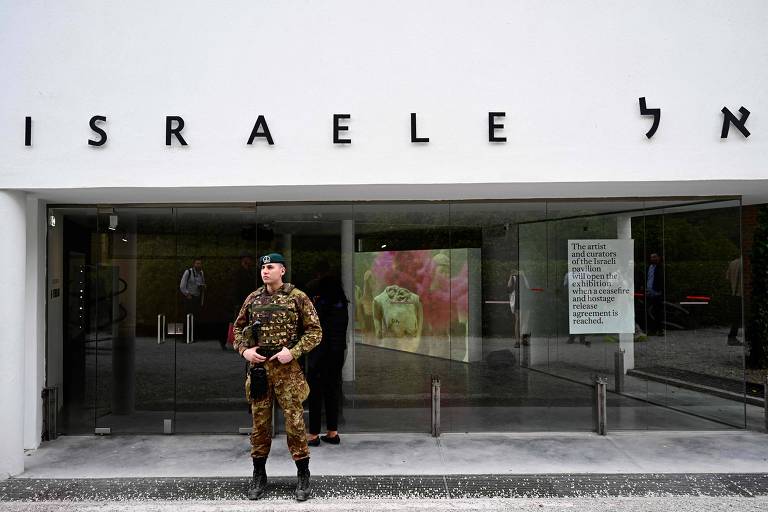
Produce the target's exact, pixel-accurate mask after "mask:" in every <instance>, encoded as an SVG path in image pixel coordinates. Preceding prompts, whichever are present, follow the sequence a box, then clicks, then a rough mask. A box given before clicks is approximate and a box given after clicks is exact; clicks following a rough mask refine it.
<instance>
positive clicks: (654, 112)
mask: <svg viewBox="0 0 768 512" xmlns="http://www.w3.org/2000/svg"><path fill="white" fill-rule="evenodd" d="M640 115H641V116H653V124H652V125H651V129H650V130H648V131H647V132H646V133H645V136H646V137H648V138H649V139H650V138H651V137H653V134H654V133H656V130H658V129H659V122H660V121H661V109H660V108H647V107H646V106H645V96H643V97H642V98H640Z"/></svg>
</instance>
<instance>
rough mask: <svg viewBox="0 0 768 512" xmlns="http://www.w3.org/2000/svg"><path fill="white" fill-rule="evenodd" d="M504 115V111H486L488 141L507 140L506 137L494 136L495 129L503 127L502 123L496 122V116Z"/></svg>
mask: <svg viewBox="0 0 768 512" xmlns="http://www.w3.org/2000/svg"><path fill="white" fill-rule="evenodd" d="M506 115H507V113H506V112H488V142H507V138H506V137H497V136H496V130H503V129H504V123H496V118H497V117H505V116H506Z"/></svg>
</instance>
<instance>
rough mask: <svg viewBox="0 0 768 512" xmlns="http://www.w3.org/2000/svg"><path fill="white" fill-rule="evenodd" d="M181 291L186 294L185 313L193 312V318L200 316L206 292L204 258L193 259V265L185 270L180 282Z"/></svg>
mask: <svg viewBox="0 0 768 512" xmlns="http://www.w3.org/2000/svg"><path fill="white" fill-rule="evenodd" d="M179 291H180V292H181V294H182V295H183V296H184V314H185V315H188V314H190V313H191V314H192V316H193V319H197V318H198V317H199V316H200V311H201V310H202V307H203V300H204V293H205V274H204V273H203V260H202V258H195V259H194V260H192V266H191V267H190V268H188V269H187V270H185V271H184V274H182V276H181V282H180V283H179Z"/></svg>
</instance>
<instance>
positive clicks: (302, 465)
mask: <svg viewBox="0 0 768 512" xmlns="http://www.w3.org/2000/svg"><path fill="white" fill-rule="evenodd" d="M296 468H297V469H298V471H297V472H296V476H298V477H299V481H298V482H297V483H296V500H297V501H306V500H307V498H309V457H305V458H303V459H299V460H297V461H296Z"/></svg>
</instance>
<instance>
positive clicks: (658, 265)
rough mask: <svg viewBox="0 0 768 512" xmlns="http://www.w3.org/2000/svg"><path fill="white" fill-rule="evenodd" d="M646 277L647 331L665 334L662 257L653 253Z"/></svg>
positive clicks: (652, 334) (653, 333) (651, 334)
mask: <svg viewBox="0 0 768 512" xmlns="http://www.w3.org/2000/svg"><path fill="white" fill-rule="evenodd" d="M648 260H649V265H648V271H647V273H646V278H645V304H646V312H645V313H646V315H647V317H648V321H647V332H648V335H650V336H660V335H663V334H664V266H663V264H662V262H661V257H659V255H658V254H657V253H655V252H654V253H652V254H651V255H650V257H649V258H648Z"/></svg>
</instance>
